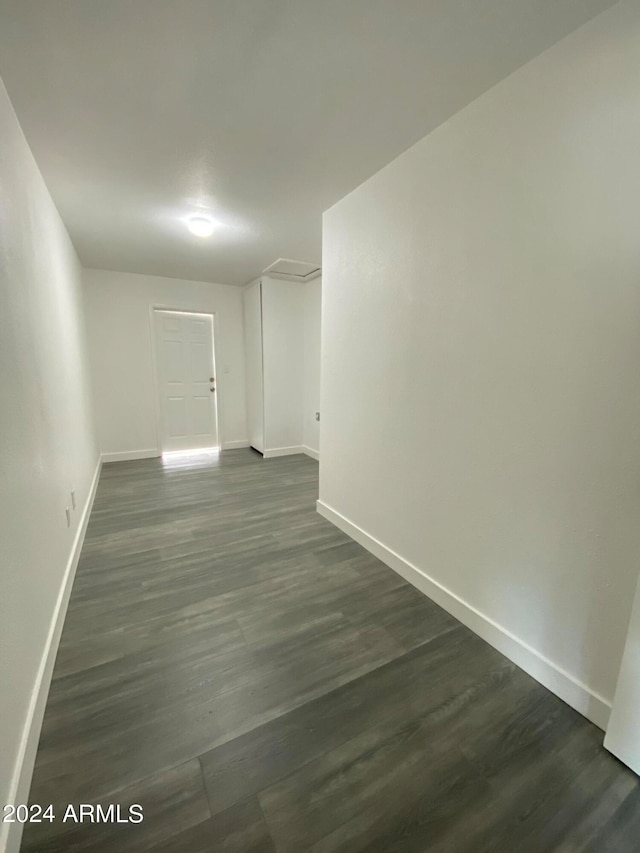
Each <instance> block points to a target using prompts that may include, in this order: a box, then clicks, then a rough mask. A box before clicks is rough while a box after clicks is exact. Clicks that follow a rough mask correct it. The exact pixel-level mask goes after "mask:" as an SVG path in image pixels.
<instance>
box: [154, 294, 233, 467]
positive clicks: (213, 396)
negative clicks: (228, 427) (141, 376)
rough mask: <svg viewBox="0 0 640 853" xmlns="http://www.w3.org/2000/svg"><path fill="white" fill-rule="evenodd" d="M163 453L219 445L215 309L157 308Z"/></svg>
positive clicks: (160, 438)
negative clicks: (204, 311) (207, 310)
mask: <svg viewBox="0 0 640 853" xmlns="http://www.w3.org/2000/svg"><path fill="white" fill-rule="evenodd" d="M153 330H154V338H155V340H154V344H155V346H154V351H155V368H156V382H157V401H158V440H159V444H160V452H161V453H162V454H163V456H164V455H165V454H171V453H176V452H178V451H180V452H182V453H187V452H190V451H195V452H203V451H205V450H213V449H217V448H218V447H219V431H218V405H217V390H216V389H217V385H216V371H215V347H214V337H213V336H214V324H213V314H201V313H194V312H190V311H171V310H168V309H164V308H154V309H153Z"/></svg>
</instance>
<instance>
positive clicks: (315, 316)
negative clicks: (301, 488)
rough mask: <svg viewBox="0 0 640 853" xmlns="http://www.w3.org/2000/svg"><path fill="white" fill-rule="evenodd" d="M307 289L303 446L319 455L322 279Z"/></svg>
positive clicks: (305, 298)
mask: <svg viewBox="0 0 640 853" xmlns="http://www.w3.org/2000/svg"><path fill="white" fill-rule="evenodd" d="M303 287H304V379H303V385H304V391H303V415H302V443H303V444H304V446H305V447H306V448H307V450H311V451H313V452H314V455H315V454H318V453H319V452H320V424H319V423H318V421H316V418H315V414H316V412H319V411H320V318H321V312H322V279H321V278H316V279H314V280H313V281H310V282H309V283H308V284H305V285H303Z"/></svg>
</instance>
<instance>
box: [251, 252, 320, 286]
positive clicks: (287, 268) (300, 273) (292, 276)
mask: <svg viewBox="0 0 640 853" xmlns="http://www.w3.org/2000/svg"><path fill="white" fill-rule="evenodd" d="M320 273H321V269H320V267H319V266H318V264H310V263H307V261H292V260H291V259H290V258H278V260H277V261H275V263H273V264H271V265H270V266H268V267H267V268H266V269H265V270H263V275H269V276H272V277H273V278H286V279H288V280H289V281H310V280H311V279H312V278H315V277H316V276H318V275H320Z"/></svg>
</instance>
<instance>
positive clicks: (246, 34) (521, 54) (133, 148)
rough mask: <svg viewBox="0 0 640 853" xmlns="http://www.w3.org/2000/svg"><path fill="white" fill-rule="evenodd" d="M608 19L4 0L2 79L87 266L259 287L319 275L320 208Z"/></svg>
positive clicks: (560, 1) (211, 0) (269, 4)
mask: <svg viewBox="0 0 640 853" xmlns="http://www.w3.org/2000/svg"><path fill="white" fill-rule="evenodd" d="M611 5H613V0H482V2H479V0H0V75H1V76H2V78H3V79H4V82H5V85H6V87H7V90H8V92H9V96H10V97H11V99H12V101H13V104H14V106H15V109H16V112H17V114H18V118H19V119H20V122H21V123H22V126H23V128H24V131H25V134H26V136H27V139H28V141H29V143H30V144H31V147H32V149H33V152H34V154H35V157H36V160H37V161H38V164H39V166H40V168H41V170H42V172H43V174H44V177H45V180H46V181H47V184H48V186H49V189H50V191H51V193H52V195H53V197H54V200H55V202H56V204H57V205H58V208H59V210H60V213H61V214H62V217H63V219H64V221H65V223H66V225H67V227H68V229H69V232H70V234H71V237H72V239H73V242H74V244H75V246H76V249H77V251H78V254H79V256H80V259H81V261H82V262H83V264H84V265H85V266H89V267H100V268H104V269H114V270H126V271H130V272H142V273H153V274H157V275H165V276H174V277H177V278H187V279H197V280H203V281H217V282H223V283H228V284H244V283H246V282H247V281H249V280H251V279H252V278H254V277H255V276H256V275H258V274H259V273H260V272H261V271H262V270H263V268H264V267H266V266H267V265H268V264H270V263H272V262H273V261H275V260H276V258H280V257H285V258H295V259H300V260H306V261H310V262H313V263H318V262H320V260H321V214H322V211H323V210H325V209H326V208H328V207H330V206H331V205H332V204H333V203H334V202H336V201H337V200H338V199H339V198H341V197H342V196H343V195H345V194H346V193H348V192H349V191H350V190H351V189H353V188H354V187H356V186H357V185H358V184H359V183H361V182H362V181H363V180H365V179H366V178H367V177H369V176H370V175H371V174H373V173H374V172H375V171H377V170H378V169H379V168H381V167H382V166H384V165H385V163H387V162H388V161H389V160H391V159H393V158H394V157H395V156H397V155H398V154H399V153H400V152H402V151H403V150H405V149H406V148H407V147H409V146H410V145H411V144H412V143H414V142H416V141H417V140H418V139H420V138H421V137H422V136H424V135H425V134H426V133H428V132H429V131H430V130H432V129H433V128H434V127H436V126H437V125H438V124H440V123H441V122H442V121H444V120H445V119H446V118H448V117H449V116H451V115H452V114H453V113H454V112H456V111H457V110H459V109H460V108H461V107H462V106H464V105H465V104H467V103H468V102H469V101H471V100H473V99H474V98H475V97H477V96H478V95H479V94H480V93H481V92H483V91H485V90H486V89H487V88H489V87H490V86H492V85H493V84H494V83H496V82H497V81H498V80H500V79H501V78H503V77H505V76H506V75H507V74H509V73H510V72H511V71H513V70H514V69H516V68H517V67H518V66H520V65H522V64H523V63H524V62H526V61H528V60H529V59H531V58H533V57H534V56H536V55H537V54H538V53H540V52H541V51H542V50H544V49H545V48H546V47H548V46H550V45H551V44H552V43H553V42H555V41H557V40H558V39H559V38H561V37H562V36H564V35H565V34H567V33H568V32H570V31H571V30H573V29H575V28H576V27H577V26H579V25H580V24H582V23H584V22H585V21H586V20H588V19H589V18H591V17H592V16H593V15H595V14H596V13H598V12H600V11H602V10H604V9H606V8H607V7H609V6H611ZM0 144H1V142H0ZM199 210H206V211H209V212H210V213H211V214H212V215H213V217H214V218H215V219H216V220H218V221H219V223H220V226H219V228H218V229H217V230H216V232H215V233H214V235H213V237H211V238H210V239H208V240H202V239H201V238H197V237H194V236H192V235H190V234H189V233H188V231H187V229H186V227H185V225H184V218H185V217H186V216H188V215H189V214H190V213H194V212H197V211H199Z"/></svg>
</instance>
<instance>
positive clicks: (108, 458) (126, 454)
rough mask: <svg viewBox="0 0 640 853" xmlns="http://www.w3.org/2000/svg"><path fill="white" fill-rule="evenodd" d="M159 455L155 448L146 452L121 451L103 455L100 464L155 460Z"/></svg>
mask: <svg viewBox="0 0 640 853" xmlns="http://www.w3.org/2000/svg"><path fill="white" fill-rule="evenodd" d="M160 455H161V453H160V451H159V450H158V448H157V447H150V448H149V449H148V450H123V451H120V452H118V453H103V454H102V462H103V464H104V463H106V462H129V461H130V460H133V459H155V458H156V457H157V456H160Z"/></svg>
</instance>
